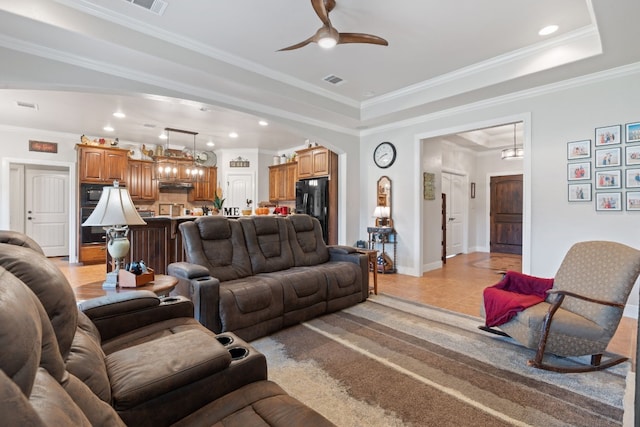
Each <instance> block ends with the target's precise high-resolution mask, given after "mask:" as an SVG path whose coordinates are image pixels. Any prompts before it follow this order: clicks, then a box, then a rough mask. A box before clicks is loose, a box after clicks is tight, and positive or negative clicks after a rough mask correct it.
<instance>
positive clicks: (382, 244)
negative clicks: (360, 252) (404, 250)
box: [367, 227, 398, 274]
mask: <svg viewBox="0 0 640 427" xmlns="http://www.w3.org/2000/svg"><path fill="white" fill-rule="evenodd" d="M367 233H368V234H369V242H368V243H369V249H370V250H373V249H378V248H380V249H379V252H380V255H378V259H377V264H378V265H377V267H378V268H377V270H378V273H382V274H390V273H395V272H396V265H397V252H398V238H397V237H398V235H397V233H396V230H395V229H394V228H393V227H367ZM387 246H390V247H391V249H393V258H391V257H390V256H389V254H387V252H386V247H387Z"/></svg>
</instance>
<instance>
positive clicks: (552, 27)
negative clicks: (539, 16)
mask: <svg viewBox="0 0 640 427" xmlns="http://www.w3.org/2000/svg"><path fill="white" fill-rule="evenodd" d="M556 31H558V26H557V25H547V26H546V27H544V28H543V29H541V30H540V31H538V34H539V35H541V36H548V35H549V34H553V33H555V32H556Z"/></svg>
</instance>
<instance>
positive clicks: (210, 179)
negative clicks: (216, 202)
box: [188, 168, 218, 202]
mask: <svg viewBox="0 0 640 427" xmlns="http://www.w3.org/2000/svg"><path fill="white" fill-rule="evenodd" d="M204 174H205V177H204V178H205V179H204V181H196V182H194V183H193V188H192V189H191V190H190V191H189V197H188V200H189V201H190V202H212V201H213V199H215V198H216V188H217V186H218V169H217V168H204Z"/></svg>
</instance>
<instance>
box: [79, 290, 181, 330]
mask: <svg viewBox="0 0 640 427" xmlns="http://www.w3.org/2000/svg"><path fill="white" fill-rule="evenodd" d="M78 309H79V310H80V311H82V312H83V313H84V314H86V315H87V317H89V319H91V321H92V322H93V323H94V324H95V325H96V327H97V328H98V331H99V332H100V336H101V338H102V340H108V339H111V338H114V337H116V336H118V335H122V334H124V333H127V332H130V331H133V330H134V329H138V328H141V327H143V326H147V325H151V324H153V323H157V322H161V321H164V320H168V319H175V318H179V317H193V304H192V303H191V301H189V300H188V299H187V298H181V297H168V298H158V297H157V296H156V295H155V294H154V293H153V292H151V291H132V292H124V293H119V294H115V295H107V296H104V297H100V298H94V299H90V300H87V301H83V302H81V303H80V304H78Z"/></svg>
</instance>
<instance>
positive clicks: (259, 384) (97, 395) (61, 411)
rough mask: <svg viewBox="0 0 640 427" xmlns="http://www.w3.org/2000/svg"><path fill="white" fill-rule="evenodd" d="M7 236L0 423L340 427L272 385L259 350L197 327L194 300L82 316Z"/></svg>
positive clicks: (48, 267) (149, 300) (116, 304)
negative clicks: (0, 419)
mask: <svg viewBox="0 0 640 427" xmlns="http://www.w3.org/2000/svg"><path fill="white" fill-rule="evenodd" d="M6 234H7V233H0V242H7V243H0V348H2V350H1V351H0V413H1V414H3V415H2V421H1V422H0V424H2V425H6V426H26V425H29V426H44V425H47V426H71V425H73V426H89V425H92V426H123V425H131V426H168V425H180V426H213V425H222V424H224V425H225V426H235V425H238V426H240V425H242V426H251V425H265V423H266V425H271V426H278V425H282V426H285V425H286V426H292V425H299V426H307V425H309V426H314V425H318V426H326V425H332V424H331V423H330V422H328V421H327V420H326V419H325V418H324V417H322V416H321V415H319V414H318V413H316V412H314V411H313V410H311V409H310V408H308V407H306V406H304V405H303V404H302V403H300V402H298V401H297V400H295V399H293V398H292V397H290V396H288V395H287V394H286V393H285V392H284V391H283V390H282V389H281V388H280V387H279V386H278V385H276V384H275V383H273V382H270V381H268V380H267V366H266V360H265V357H264V355H262V354H261V353H259V352H258V351H256V350H255V349H254V348H253V347H251V345H249V344H247V343H246V342H244V341H243V340H242V339H240V338H238V337H237V336H235V335H234V334H232V333H225V334H221V335H216V334H214V333H212V332H211V331H209V330H207V329H206V328H204V327H203V326H202V325H201V324H199V323H198V322H197V321H196V320H194V319H193V317H192V313H193V305H192V304H191V302H190V301H189V300H187V299H186V298H179V297H173V298H167V299H159V298H157V297H156V296H155V295H154V294H153V293H150V292H146V291H136V292H128V293H123V294H118V295H117V296H115V297H111V296H109V297H104V298H99V299H96V300H89V301H86V302H84V303H82V304H80V306H79V307H78V306H76V301H75V298H74V295H73V290H72V288H71V287H70V285H69V283H68V282H67V280H66V278H65V277H64V275H63V274H62V273H61V271H60V270H59V269H58V268H57V267H56V266H55V265H54V264H53V263H52V262H51V261H50V260H48V259H47V258H46V257H44V256H43V255H42V254H41V253H38V251H37V249H38V248H37V247H34V248H33V249H30V248H29V246H30V244H27V245H24V246H25V247H22V246H23V245H21V244H20V243H16V242H19V241H21V239H19V238H18V239H14V238H11V239H6V238H4V237H3V236H6ZM22 241H23V242H24V241H25V240H24V239H23V240H22ZM11 243H16V244H15V245H13V244H11Z"/></svg>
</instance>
